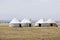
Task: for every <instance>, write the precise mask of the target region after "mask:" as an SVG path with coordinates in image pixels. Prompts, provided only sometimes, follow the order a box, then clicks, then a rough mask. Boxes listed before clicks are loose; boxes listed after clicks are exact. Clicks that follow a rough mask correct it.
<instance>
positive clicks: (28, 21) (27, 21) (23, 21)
mask: <svg viewBox="0 0 60 40" xmlns="http://www.w3.org/2000/svg"><path fill="white" fill-rule="evenodd" d="M21 23H31V21H30V19H23V20H22V21H21Z"/></svg>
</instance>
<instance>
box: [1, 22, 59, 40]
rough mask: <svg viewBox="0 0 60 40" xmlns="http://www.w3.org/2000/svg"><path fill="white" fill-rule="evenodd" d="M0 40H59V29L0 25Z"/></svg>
mask: <svg viewBox="0 0 60 40" xmlns="http://www.w3.org/2000/svg"><path fill="white" fill-rule="evenodd" d="M0 40H60V28H59V27H21V28H20V27H19V28H11V27H8V24H4V23H3V24H0Z"/></svg>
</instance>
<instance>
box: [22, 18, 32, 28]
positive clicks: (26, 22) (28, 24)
mask: <svg viewBox="0 0 60 40" xmlns="http://www.w3.org/2000/svg"><path fill="white" fill-rule="evenodd" d="M31 25H32V22H31V20H30V19H23V20H22V21H21V26H22V27H31Z"/></svg>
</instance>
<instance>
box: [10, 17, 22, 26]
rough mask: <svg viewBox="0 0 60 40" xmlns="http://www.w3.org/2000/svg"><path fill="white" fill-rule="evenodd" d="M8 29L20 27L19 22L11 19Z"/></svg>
mask: <svg viewBox="0 0 60 40" xmlns="http://www.w3.org/2000/svg"><path fill="white" fill-rule="evenodd" d="M9 26H10V27H21V24H20V21H19V20H18V19H16V18H13V19H12V20H11V22H10V23H9Z"/></svg>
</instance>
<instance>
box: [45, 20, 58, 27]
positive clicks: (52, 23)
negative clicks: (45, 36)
mask: <svg viewBox="0 0 60 40" xmlns="http://www.w3.org/2000/svg"><path fill="white" fill-rule="evenodd" d="M46 23H47V24H48V26H56V27H57V24H56V21H55V20H53V19H48V20H47V22H46Z"/></svg>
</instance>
